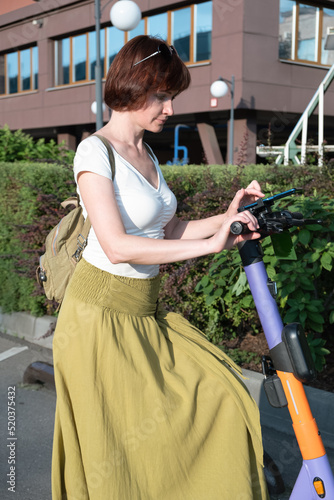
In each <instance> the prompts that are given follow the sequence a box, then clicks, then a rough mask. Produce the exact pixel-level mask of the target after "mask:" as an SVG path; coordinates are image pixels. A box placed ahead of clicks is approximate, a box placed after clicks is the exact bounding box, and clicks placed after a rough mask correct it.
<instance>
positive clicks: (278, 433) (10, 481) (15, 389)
mask: <svg viewBox="0 0 334 500" xmlns="http://www.w3.org/2000/svg"><path fill="white" fill-rule="evenodd" d="M50 365H52V351H51V349H50V348H46V347H42V346H40V345H37V344H36V343H31V342H28V341H25V340H23V339H19V338H15V337H13V336H10V335H6V334H3V333H0V430H1V432H0V498H1V500H7V499H15V500H51V486H50V471H51V454H52V436H53V424H54V412H55V404H56V394H55V390H54V388H52V384H50V383H49V373H47V368H48V367H49V366H50ZM34 367H35V368H36V367H37V368H38V367H44V368H45V367H46V372H45V373H44V375H45V377H44V379H43V376H41V377H35V380H34V374H36V372H35V371H34V370H33V369H32V368H34ZM28 368H29V369H28ZM27 369H28V370H27ZM27 375H29V376H27ZM245 375H246V376H247V377H248V380H247V381H246V383H247V385H248V387H249V389H250V391H251V393H252V395H253V397H254V398H255V400H256V401H257V403H258V405H259V407H260V413H261V422H262V430H263V443H264V448H265V450H266V452H267V453H268V454H269V455H270V456H271V457H272V459H273V460H274V463H275V465H276V466H277V467H278V469H279V472H280V474H281V476H282V478H283V480H284V484H285V492H284V493H282V494H280V495H276V496H275V495H272V496H271V498H272V500H288V499H289V496H290V493H291V490H292V487H293V484H294V482H295V480H296V478H297V476H298V472H299V470H300V467H301V464H302V459H301V455H300V452H299V448H298V445H297V442H296V440H295V438H294V436H293V432H292V427H291V422H290V420H289V416H288V414H287V413H286V411H285V410H286V409H279V410H277V409H273V408H271V407H270V405H269V404H268V402H267V401H266V399H265V398H264V397H263V391H262V384H261V382H262V377H261V375H259V374H254V373H252V372H245ZM38 378H39V379H40V380H39V381H38ZM27 380H28V383H27ZM45 381H46V383H44V382H45ZM41 382H42V383H41ZM308 396H309V399H310V405H311V408H312V411H313V410H314V415H315V417H316V419H317V422H318V425H319V422H320V425H319V428H320V430H321V432H322V436H323V440H324V444H325V447H326V450H327V454H328V457H329V461H330V464H331V466H332V469H333V470H334V432H332V430H333V429H332V428H333V424H332V422H333V417H332V415H333V410H334V394H332V393H325V392H324V391H319V390H316V389H313V390H312V389H311V390H309V389H308ZM101 500H107V499H101ZM108 500H109V499H108ZM117 500H125V499H117ZM126 500H129V499H126ZM131 500H132V499H131ZM157 500H159V499H157ZM203 500H206V499H203ZM301 500H305V499H301Z"/></svg>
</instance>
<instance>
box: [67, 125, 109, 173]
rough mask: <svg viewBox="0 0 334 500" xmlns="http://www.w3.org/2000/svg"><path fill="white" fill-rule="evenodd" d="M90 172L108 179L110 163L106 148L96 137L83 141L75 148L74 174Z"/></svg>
mask: <svg viewBox="0 0 334 500" xmlns="http://www.w3.org/2000/svg"><path fill="white" fill-rule="evenodd" d="M80 171H90V172H95V173H99V174H102V175H104V176H105V177H109V176H110V175H109V173H110V162H109V156H108V151H107V148H106V146H105V145H104V144H103V142H102V141H101V140H100V139H99V138H98V137H97V136H96V135H90V136H89V137H86V138H85V139H83V140H82V141H81V142H80V144H79V145H78V147H77V150H76V154H75V157H74V172H75V174H77V173H78V172H80Z"/></svg>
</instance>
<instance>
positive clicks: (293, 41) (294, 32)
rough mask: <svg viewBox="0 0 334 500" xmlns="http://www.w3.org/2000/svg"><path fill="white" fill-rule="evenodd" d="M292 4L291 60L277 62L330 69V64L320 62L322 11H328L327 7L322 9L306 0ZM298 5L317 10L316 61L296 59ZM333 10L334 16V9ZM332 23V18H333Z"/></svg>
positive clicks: (283, 59)
mask: <svg viewBox="0 0 334 500" xmlns="http://www.w3.org/2000/svg"><path fill="white" fill-rule="evenodd" d="M291 4H292V23H291V25H292V34H291V35H292V36H291V56H292V57H291V58H286V59H285V58H282V57H280V58H279V60H280V61H282V62H291V63H297V64H307V65H312V66H320V67H324V66H326V67H330V66H331V64H326V63H323V62H322V60H321V59H322V39H323V36H322V35H323V16H324V9H328V7H324V6H323V5H322V6H320V5H316V4H315V3H314V2H309V1H307V0H300V1H299V0H294V1H292V2H291ZM300 5H308V6H310V7H314V8H315V9H317V11H316V26H315V42H314V43H315V53H316V61H312V60H309V59H302V58H299V57H298V46H299V39H298V35H299V24H300ZM331 10H333V14H334V8H333V9H331ZM333 21H334V16H333Z"/></svg>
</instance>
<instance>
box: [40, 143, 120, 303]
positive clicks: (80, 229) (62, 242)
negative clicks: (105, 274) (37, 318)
mask: <svg viewBox="0 0 334 500" xmlns="http://www.w3.org/2000/svg"><path fill="white" fill-rule="evenodd" d="M95 135H96V137H98V138H99V139H100V140H101V141H102V142H103V144H104V145H105V146H106V148H107V150H108V155H109V162H110V166H111V171H112V179H113V180H114V177H115V159H114V155H113V151H112V149H111V146H110V143H109V142H108V141H107V139H106V138H105V137H103V136H100V135H97V134H95ZM79 201H80V200H79V196H78V195H76V196H73V197H71V198H68V199H67V200H65V201H63V203H61V205H62V206H63V207H67V206H68V205H74V206H75V208H74V209H73V210H71V212H70V213H68V214H67V215H65V217H63V218H62V219H61V220H60V222H59V223H58V224H57V225H56V226H55V227H54V228H53V229H52V230H51V231H50V233H49V234H48V236H47V237H46V240H45V253H44V254H43V255H42V256H41V257H40V263H39V266H38V268H37V270H36V276H37V281H38V283H39V284H40V285H41V286H43V288H44V292H45V295H46V296H47V298H48V299H49V300H54V301H56V302H58V303H59V304H61V302H62V300H63V298H64V295H65V290H66V287H67V285H68V283H69V281H70V279H71V276H72V274H73V272H74V269H75V266H76V265H77V263H78V262H79V260H80V259H81V256H82V252H83V250H84V248H85V246H86V245H87V238H88V233H89V230H90V227H91V223H90V220H89V217H87V218H86V220H85V219H84V216H83V213H82V207H81V206H80V203H79Z"/></svg>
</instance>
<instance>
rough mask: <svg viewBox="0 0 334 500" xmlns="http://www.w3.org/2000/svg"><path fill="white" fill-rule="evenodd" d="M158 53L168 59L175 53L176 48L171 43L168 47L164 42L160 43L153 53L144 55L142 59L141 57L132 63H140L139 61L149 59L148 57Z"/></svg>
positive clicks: (135, 64)
mask: <svg viewBox="0 0 334 500" xmlns="http://www.w3.org/2000/svg"><path fill="white" fill-rule="evenodd" d="M158 54H161V55H162V56H164V57H165V59H167V60H170V59H171V58H172V56H173V54H176V50H175V49H174V47H173V45H171V46H170V47H169V46H168V45H166V44H165V43H161V44H160V45H159V46H158V50H157V51H156V52H153V54H151V55H149V56H147V57H145V58H144V59H141V60H140V61H138V62H136V63H134V65H133V67H134V66H137V64H140V63H142V62H144V61H146V60H147V59H150V57H154V56H157V55H158Z"/></svg>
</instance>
